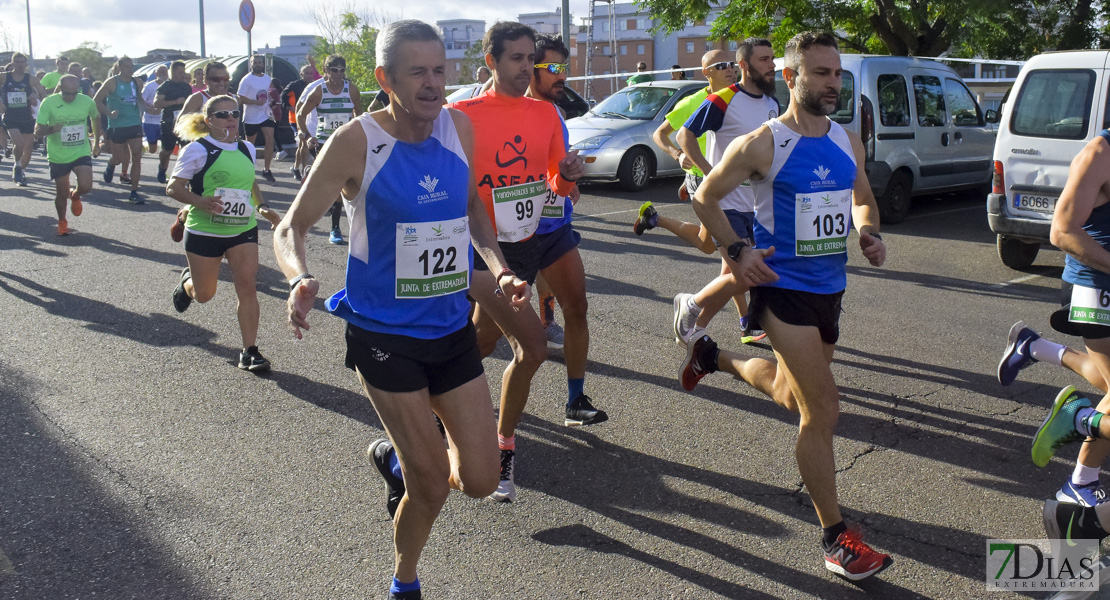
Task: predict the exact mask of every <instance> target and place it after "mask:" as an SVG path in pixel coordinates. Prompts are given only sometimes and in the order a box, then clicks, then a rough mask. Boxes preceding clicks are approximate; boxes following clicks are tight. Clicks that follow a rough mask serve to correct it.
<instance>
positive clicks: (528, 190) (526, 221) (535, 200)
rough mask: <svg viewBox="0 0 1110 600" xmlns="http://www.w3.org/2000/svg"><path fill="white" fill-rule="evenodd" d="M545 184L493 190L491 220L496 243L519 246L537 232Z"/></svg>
mask: <svg viewBox="0 0 1110 600" xmlns="http://www.w3.org/2000/svg"><path fill="white" fill-rule="evenodd" d="M547 192H548V189H547V182H546V181H529V182H527V183H519V184H517V185H508V186H505V187H500V188H495V189H494V190H493V216H494V218H495V219H496V220H497V241H499V242H520V241H524V240H526V239H528V238H530V237H532V234H534V233H535V232H536V224H537V223H539V222H540V214H541V213H542V211H543V208H544V204H545V203H546V202H547Z"/></svg>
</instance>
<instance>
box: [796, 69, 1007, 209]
mask: <svg viewBox="0 0 1110 600" xmlns="http://www.w3.org/2000/svg"><path fill="white" fill-rule="evenodd" d="M840 63H841V66H842V67H843V69H844V73H843V76H842V77H841V87H840V102H839V103H838V104H837V110H836V112H835V113H833V114H831V115H829V118H830V119H832V120H833V121H836V122H837V123H840V124H841V125H842V126H843V127H844V128H845V129H848V130H850V131H854V132H856V133H857V134H859V136H860V138H861V139H862V140H863V143H864V147H865V148H866V150H867V162H866V163H865V165H864V166H865V168H866V170H867V179H868V182H869V183H870V184H871V189H872V191H873V192H874V193H875V199H876V201H877V202H878V205H879V215H880V216H881V217H882V222H883V223H898V222H900V221H902V220H903V219H905V218H906V216H907V215H908V214H909V211H910V204H911V202H912V197H913V196H915V195H921V194H937V193H942V192H952V191H960V190H970V191H973V192H975V193H978V194H982V195H986V193H987V192H988V191H989V190H988V188H989V187H990V181H991V153H992V151H993V148H994V131H993V128H992V127H990V126H989V125H988V124H987V122H986V116H985V115H984V113H983V112H982V110H981V109H980V108H979V104H978V102H976V101H975V96H974V95H972V93H971V91H970V90H968V88H967V85H966V84H965V83H964V81H963V79H961V78H960V76H959V75H958V74H957V73H956V72H955V71H954V70H952V69H951V68H950V67H948V66H947V65H944V64H941V63H939V62H936V61H932V60H928V59H923V58H914V57H907V56H873V55H866V54H841V55H840ZM775 64H776V66H777V67H778V68H779V69H780V71H779V76H778V79H777V81H776V88H777V89H776V92H775V96H776V97H777V98H778V100H779V104H780V105H783V106H785V103H786V102H789V97H790V93H789V91H788V90H787V88H786V84H785V83H784V82H783V81H782V75H781V73H782V72H781V68H782V64H783V59H781V58H780V59H777V60H776V62H775ZM980 197H982V196H980Z"/></svg>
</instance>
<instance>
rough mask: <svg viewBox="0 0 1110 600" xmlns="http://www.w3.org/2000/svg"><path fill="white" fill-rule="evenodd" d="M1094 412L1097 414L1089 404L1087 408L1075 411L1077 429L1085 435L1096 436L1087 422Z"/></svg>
mask: <svg viewBox="0 0 1110 600" xmlns="http://www.w3.org/2000/svg"><path fill="white" fill-rule="evenodd" d="M1094 414H1095V409H1094V408H1091V407H1090V406H1088V407H1086V408H1081V409H1079V410H1077V411H1075V422H1074V423H1075V430H1076V431H1077V432H1079V434H1080V435H1084V436H1087V437H1095V436H1093V435H1091V427H1090V425H1089V424H1088V423H1087V419H1088V418H1090V417H1091V416H1093V415H1094ZM1092 468H1093V467H1092Z"/></svg>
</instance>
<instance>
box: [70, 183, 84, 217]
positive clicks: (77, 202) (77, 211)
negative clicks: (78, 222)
mask: <svg viewBox="0 0 1110 600" xmlns="http://www.w3.org/2000/svg"><path fill="white" fill-rule="evenodd" d="M69 201H70V206H69V211H70V212H72V213H73V216H75V217H80V216H81V211H83V210H84V209H85V207H84V206H83V205H82V204H81V196H78V195H77V188H73V190H72V191H70V192H69Z"/></svg>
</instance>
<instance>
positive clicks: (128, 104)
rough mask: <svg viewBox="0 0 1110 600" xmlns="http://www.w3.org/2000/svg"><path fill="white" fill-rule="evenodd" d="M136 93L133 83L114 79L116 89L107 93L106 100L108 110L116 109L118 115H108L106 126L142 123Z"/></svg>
mask: <svg viewBox="0 0 1110 600" xmlns="http://www.w3.org/2000/svg"><path fill="white" fill-rule="evenodd" d="M137 96H138V94H137V93H136V91H135V84H134V83H133V82H131V81H124V80H122V79H117V80H116V90H115V91H114V92H112V93H111V94H108V98H107V102H106V104H107V105H108V112H109V113H110V112H112V111H113V110H118V111H119V115H118V116H116V118H114V119H113V118H111V117H108V128H109V129H116V128H119V127H133V126H135V125H142V123H143V120H142V116H141V115H140V114H139V104H138V100H136V97H137Z"/></svg>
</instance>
